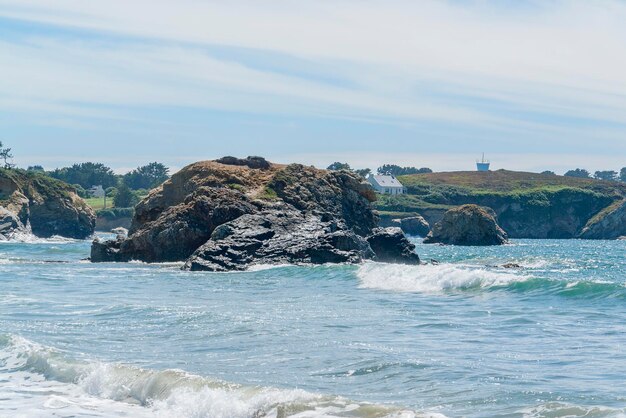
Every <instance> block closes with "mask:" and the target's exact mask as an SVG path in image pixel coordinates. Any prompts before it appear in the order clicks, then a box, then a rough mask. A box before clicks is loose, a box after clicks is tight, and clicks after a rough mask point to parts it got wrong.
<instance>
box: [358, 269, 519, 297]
mask: <svg viewBox="0 0 626 418" xmlns="http://www.w3.org/2000/svg"><path fill="white" fill-rule="evenodd" d="M356 274H357V276H358V277H359V279H360V280H361V287H363V288H368V289H380V290H391V291H397V292H417V293H427V294H438V293H446V292H455V291H467V290H472V289H485V288H491V287H500V286H505V285H508V284H510V283H514V282H519V281H524V280H528V279H529V278H530V276H527V275H525V274H521V273H519V272H508V271H492V270H488V269H487V268H477V267H460V266H456V265H453V264H437V265H432V264H429V265H421V266H404V265H399V264H383V263H365V264H363V265H362V266H360V267H359V268H358V270H357V273H356Z"/></svg>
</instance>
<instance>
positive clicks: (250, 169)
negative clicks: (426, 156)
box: [91, 157, 419, 271]
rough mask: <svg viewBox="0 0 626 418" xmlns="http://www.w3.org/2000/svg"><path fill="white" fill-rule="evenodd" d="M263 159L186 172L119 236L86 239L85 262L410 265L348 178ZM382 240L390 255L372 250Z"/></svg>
mask: <svg viewBox="0 0 626 418" xmlns="http://www.w3.org/2000/svg"><path fill="white" fill-rule="evenodd" d="M218 161H220V162H218ZM263 161H265V160H263V159H260V157H249V158H247V159H235V158H233V157H227V158H224V159H220V160H217V161H207V162H200V163H196V164H192V165H190V166H188V167H185V168H184V169H182V170H181V171H180V172H178V173H176V174H175V175H173V176H172V178H171V179H170V180H168V181H166V182H165V183H164V184H163V185H161V186H160V187H159V188H157V189H155V190H153V191H152V192H151V193H150V194H149V196H148V197H147V198H146V199H144V200H143V201H142V202H141V203H140V204H139V205H137V207H136V208H135V217H134V218H133V221H132V225H131V228H130V231H129V235H128V237H127V238H122V237H118V238H116V239H115V240H111V241H107V242H101V241H95V242H94V244H93V246H92V254H91V259H92V261H128V260H133V259H134V260H142V261H147V262H159V261H183V260H184V261H185V265H184V268H185V269H188V270H209V271H230V270H244V269H246V268H248V267H249V266H250V265H253V264H282V263H309V264H322V263H356V262H360V261H361V260H364V259H381V260H386V261H387V260H388V261H401V262H406V263H414V264H415V263H419V258H418V257H417V255H416V254H415V253H414V252H413V249H414V247H412V246H411V244H410V243H409V242H408V240H406V238H405V237H404V236H403V235H402V234H401V233H400V234H399V235H398V234H397V233H396V232H394V233H393V234H388V233H385V232H381V231H374V230H375V227H376V224H377V217H376V215H375V214H374V212H373V211H372V208H371V201H372V200H373V199H375V195H374V193H373V190H372V189H371V187H370V186H369V184H367V183H366V182H363V181H362V179H361V178H360V177H358V176H357V175H355V174H353V173H350V172H347V171H326V170H319V169H315V168H313V167H307V166H303V165H299V164H292V165H288V166H283V165H277V164H270V165H269V166H267V165H266V164H263ZM268 164H269V163H268ZM388 235H389V236H388ZM374 236H376V237H378V238H375V241H372V242H369V240H370V239H371V238H372V237H374ZM384 237H387V242H388V243H389V244H390V245H391V247H390V248H384V249H383V247H384V245H380V244H379V243H380V242H382V240H383V239H384ZM372 243H374V244H372ZM411 254H412V255H411Z"/></svg>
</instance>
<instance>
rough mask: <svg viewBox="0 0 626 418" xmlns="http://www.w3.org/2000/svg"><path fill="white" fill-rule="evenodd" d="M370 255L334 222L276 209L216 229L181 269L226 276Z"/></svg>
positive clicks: (364, 244)
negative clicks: (252, 269)
mask: <svg viewBox="0 0 626 418" xmlns="http://www.w3.org/2000/svg"><path fill="white" fill-rule="evenodd" d="M372 256H373V253H372V252H371V249H370V247H369V245H368V244H367V241H365V239H364V238H363V237H361V236H359V235H357V234H355V233H354V232H353V231H351V230H347V229H344V227H343V226H341V225H338V224H337V223H336V222H335V221H333V220H326V219H324V216H319V215H314V214H303V213H302V212H300V211H297V210H293V209H289V208H288V207H282V208H280V209H277V208H274V209H271V210H265V211H263V212H261V213H259V214H250V215H243V216H241V217H239V218H237V219H236V220H234V221H231V222H228V223H226V224H223V225H221V226H219V227H218V228H216V229H215V231H213V234H212V235H211V239H210V240H209V241H207V242H206V243H205V244H204V245H203V246H201V247H200V248H199V249H198V250H197V251H196V252H195V253H194V254H193V255H192V256H191V257H190V258H189V260H187V262H186V264H185V267H184V268H185V269H188V270H208V271H229V270H245V269H246V268H247V267H249V266H250V265H253V264H260V263H263V264H266V263H267V264H285V263H310V264H324V263H356V262H359V261H361V260H362V259H363V258H372Z"/></svg>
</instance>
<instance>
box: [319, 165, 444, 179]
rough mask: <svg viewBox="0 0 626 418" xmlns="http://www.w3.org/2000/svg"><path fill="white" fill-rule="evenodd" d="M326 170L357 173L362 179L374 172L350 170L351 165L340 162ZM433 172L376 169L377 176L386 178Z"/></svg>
mask: <svg viewBox="0 0 626 418" xmlns="http://www.w3.org/2000/svg"><path fill="white" fill-rule="evenodd" d="M326 169H327V170H333V171H334V170H349V171H354V172H355V173H357V174H358V175H360V176H362V177H367V176H368V175H370V174H372V170H370V169H369V168H360V169H352V168H350V164H348V163H340V162H334V163H332V164H331V165H329V166H328V167H326ZM432 172H433V170H431V169H430V168H428V167H422V168H417V167H400V166H399V165H396V164H383V165H382V166H380V167H378V168H377V169H376V173H377V174H380V175H386V176H404V175H407V174H422V173H432Z"/></svg>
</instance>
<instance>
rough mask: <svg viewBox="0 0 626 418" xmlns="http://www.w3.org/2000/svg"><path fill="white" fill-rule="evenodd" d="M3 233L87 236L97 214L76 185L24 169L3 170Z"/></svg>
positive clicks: (0, 197)
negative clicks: (80, 195)
mask: <svg viewBox="0 0 626 418" xmlns="http://www.w3.org/2000/svg"><path fill="white" fill-rule="evenodd" d="M0 207H1V209H2V211H1V212H0V234H2V235H3V236H4V237H5V238H10V237H11V236H12V235H13V234H15V233H17V232H31V231H32V233H33V234H34V235H36V236H38V237H43V238H47V237H51V236H53V235H60V236H63V237H68V238H77V239H83V238H87V237H88V236H90V235H91V234H93V231H94V226H95V221H96V216H95V213H94V211H93V210H92V209H91V208H90V207H89V205H87V203H86V202H85V201H84V200H83V199H81V198H80V197H78V195H77V194H76V193H75V192H74V189H73V188H72V187H71V186H69V185H67V184H65V183H63V182H61V181H58V180H55V179H52V178H49V177H47V176H45V175H42V174H38V173H29V172H26V171H22V170H4V169H3V170H0Z"/></svg>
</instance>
